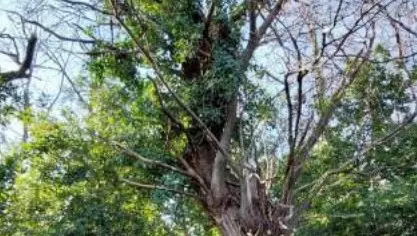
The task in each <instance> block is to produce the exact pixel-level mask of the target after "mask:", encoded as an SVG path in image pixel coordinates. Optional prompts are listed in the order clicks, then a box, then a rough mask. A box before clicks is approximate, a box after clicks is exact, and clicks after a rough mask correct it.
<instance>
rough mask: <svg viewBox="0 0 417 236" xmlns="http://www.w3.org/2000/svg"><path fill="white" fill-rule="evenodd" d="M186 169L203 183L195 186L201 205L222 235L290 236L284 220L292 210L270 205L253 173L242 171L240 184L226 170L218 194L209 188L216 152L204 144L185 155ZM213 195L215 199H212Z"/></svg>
mask: <svg viewBox="0 0 417 236" xmlns="http://www.w3.org/2000/svg"><path fill="white" fill-rule="evenodd" d="M185 158H186V159H187V162H188V163H190V167H191V168H193V169H194V170H195V172H196V173H197V174H198V175H199V176H200V177H201V179H202V180H203V181H204V185H205V186H202V185H201V184H196V185H195V186H196V188H197V189H196V191H197V192H199V194H200V196H201V204H202V205H203V207H204V209H205V211H206V213H207V214H208V215H209V216H211V218H212V219H213V221H214V222H215V223H216V225H217V226H218V228H219V229H220V230H221V232H222V235H224V236H240V235H242V236H243V235H244V236H248V235H257V236H262V235H291V234H292V231H291V227H290V226H289V225H288V220H289V219H290V218H291V217H292V209H290V207H289V206H287V205H286V204H284V202H281V203H278V202H275V203H273V202H271V201H270V199H269V198H268V196H267V194H266V188H265V186H264V184H262V183H261V182H260V178H259V176H258V175H257V174H256V173H253V172H250V171H246V173H244V176H243V177H241V179H240V181H239V180H238V179H237V177H235V176H234V175H233V174H232V173H231V172H230V171H229V170H227V169H226V170H225V171H224V172H225V175H226V176H225V188H222V190H221V191H222V193H221V194H220V196H221V197H219V195H218V194H219V193H217V191H216V190H214V189H213V188H210V186H211V183H212V176H213V175H212V174H213V168H214V166H215V163H214V162H215V158H216V150H215V148H214V147H213V145H211V144H210V143H209V142H207V141H204V142H202V143H201V144H200V146H199V147H197V148H195V149H194V150H192V151H189V152H188V153H187V154H186V157H185ZM216 195H217V197H216Z"/></svg>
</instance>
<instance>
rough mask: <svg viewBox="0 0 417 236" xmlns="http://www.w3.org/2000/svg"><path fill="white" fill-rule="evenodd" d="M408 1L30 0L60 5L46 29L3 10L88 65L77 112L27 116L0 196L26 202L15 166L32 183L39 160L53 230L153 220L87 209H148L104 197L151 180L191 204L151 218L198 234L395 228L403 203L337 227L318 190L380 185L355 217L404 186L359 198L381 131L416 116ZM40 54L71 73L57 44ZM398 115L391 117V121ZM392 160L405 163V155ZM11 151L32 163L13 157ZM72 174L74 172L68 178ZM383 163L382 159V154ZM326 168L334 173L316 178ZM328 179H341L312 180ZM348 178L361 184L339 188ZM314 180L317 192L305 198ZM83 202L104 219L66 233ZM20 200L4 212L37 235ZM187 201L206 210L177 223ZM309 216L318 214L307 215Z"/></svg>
mask: <svg viewBox="0 0 417 236" xmlns="http://www.w3.org/2000/svg"><path fill="white" fill-rule="evenodd" d="M415 3H416V2H415V1H412V0H410V1H392V0H391V1H385V0H381V1H353V2H352V1H349V2H346V1H343V0H340V1H337V2H334V3H328V2H324V1H314V2H305V1H285V0H277V1H254V0H248V1H227V0H226V1H216V0H214V1H190V0H181V1H178V0H177V1H170V0H164V1H146V0H141V1H138V0H131V1H113V0H109V1H104V2H102V1H83V2H80V1H71V0H61V1H51V2H45V3H43V4H41V6H43V7H42V8H39V7H38V6H37V9H40V10H39V11H38V14H42V13H43V14H45V12H51V11H54V14H56V15H58V16H59V15H60V16H62V17H61V18H57V19H59V21H60V24H59V27H57V28H54V27H52V26H54V25H53V24H52V26H49V25H48V22H49V21H50V20H51V19H49V20H47V21H45V22H42V21H39V20H34V19H32V18H28V17H25V15H23V14H21V13H19V12H16V11H15V12H9V13H10V14H11V15H13V16H14V17H17V18H19V19H20V20H21V21H22V22H25V23H26V24H30V25H32V26H34V27H36V28H37V29H40V30H42V31H43V32H45V33H46V34H47V35H48V36H50V37H53V38H55V39H58V40H59V41H60V42H67V43H71V44H72V43H76V44H78V45H85V46H83V47H81V46H80V49H81V50H84V53H85V54H86V55H87V56H88V60H87V62H86V65H87V67H86V69H87V71H88V72H89V75H90V76H88V79H87V80H84V81H82V82H83V83H81V85H82V88H83V91H85V92H86V93H87V95H88V98H87V99H84V97H83V95H82V94H81V93H80V92H79V90H78V89H74V91H75V93H76V95H77V96H78V97H79V99H80V100H82V101H83V103H84V108H85V111H86V114H84V115H79V116H77V115H65V116H63V117H62V116H61V117H56V118H55V119H56V120H57V121H54V118H53V117H47V118H45V120H46V121H43V122H46V124H48V125H46V127H43V128H42V124H44V123H42V122H40V124H37V125H34V126H33V127H32V135H33V137H32V138H33V140H32V142H30V143H27V144H25V145H23V146H22V148H21V150H20V151H19V152H17V154H15V155H17V156H19V155H20V156H21V159H20V160H19V158H15V159H16V162H17V164H16V165H17V166H16V167H15V168H18V169H17V170H18V171H16V172H17V174H16V176H12V177H10V176H7V178H11V180H10V181H11V183H12V185H13V187H11V189H7V188H5V189H6V190H5V192H6V199H10V200H8V201H7V202H8V203H7V204H5V205H6V206H7V207H6V208H10V209H13V208H14V207H18V209H17V210H15V211H13V212H25V211H26V209H19V207H21V206H22V205H21V204H19V199H18V196H21V195H22V194H20V192H19V191H22V190H24V188H25V187H23V186H22V185H21V184H20V182H19V181H22V180H21V179H24V178H25V175H31V176H33V178H32V177H31V179H36V181H34V182H33V183H28V184H29V186H32V187H34V186H37V185H38V184H40V183H42V181H41V176H43V175H45V176H50V175H51V174H52V179H54V178H58V179H60V181H64V182H63V183H59V182H55V180H54V181H52V182H48V181H50V180H45V181H46V182H45V183H42V186H43V187H46V189H45V190H43V191H40V192H42V193H45V192H46V193H47V189H48V188H51V187H59V189H63V190H62V191H63V192H64V193H66V194H63V195H62V196H60V195H56V196H59V197H57V198H56V199H53V198H49V197H45V199H44V200H46V201H43V203H44V204H43V205H40V206H41V208H42V209H43V210H44V211H43V212H42V211H41V214H42V216H47V215H48V214H49V211H50V212H51V215H52V216H56V215H61V216H63V217H64V218H63V219H64V221H62V222H63V223H62V225H64V227H62V226H61V225H59V226H56V221H50V220H47V221H46V222H48V223H50V224H47V223H45V224H42V225H48V227H44V228H42V229H40V230H46V231H42V233H46V232H57V231H54V229H55V230H56V229H58V228H59V229H63V228H65V229H66V228H69V231H66V232H72V233H76V232H82V231H83V230H84V232H90V233H92V234H105V233H109V234H117V233H120V232H124V231H127V232H132V233H135V232H136V233H138V232H139V231H135V230H136V229H135V228H134V226H131V225H130V224H134V225H136V226H137V225H140V224H147V223H152V222H153V220H152V219H149V218H148V221H146V220H144V221H140V222H142V223H139V221H138V222H135V221H134V220H133V219H132V220H128V221H123V224H126V225H125V226H123V227H121V228H117V229H116V228H113V227H110V228H106V227H105V226H106V225H107V224H106V223H103V224H102V223H100V220H106V221H105V222H110V223H111V224H113V223H114V224H118V223H117V222H118V221H117V220H118V219H115V218H113V217H107V216H109V214H113V213H114V214H116V212H119V213H121V214H122V213H123V214H125V216H126V217H127V218H128V219H131V218H130V217H132V215H134V214H137V216H138V217H140V216H142V217H144V219H146V214H144V212H142V209H146V208H145V207H139V208H129V209H124V208H123V204H122V206H121V205H118V203H120V204H121V203H126V204H127V202H129V200H126V201H127V202H125V201H122V200H114V199H115V198H119V197H120V198H125V199H130V198H132V197H134V194H133V193H132V192H131V190H130V189H127V188H126V187H125V185H131V186H132V187H135V188H141V189H142V190H138V192H137V195H138V196H141V194H143V193H144V192H143V189H148V190H149V189H151V190H155V191H156V192H157V193H159V192H169V193H170V194H172V193H175V194H177V195H178V194H179V195H182V196H183V197H185V198H184V199H186V200H185V201H183V200H182V199H178V198H176V197H175V196H177V195H165V196H163V197H162V200H161V205H163V207H162V208H161V209H158V211H159V212H162V211H163V210H164V209H165V210H167V209H169V208H170V205H176V204H179V205H182V206H183V207H184V206H187V204H188V205H189V204H191V203H190V201H192V202H193V203H195V202H197V203H199V206H200V208H195V207H193V208H191V209H183V210H181V211H179V212H181V213H182V214H183V215H182V217H179V219H171V218H169V219H165V220H163V222H162V223H161V221H159V223H160V226H161V227H162V228H161V231H160V232H161V233H164V232H165V231H163V230H164V229H163V226H164V225H167V224H171V226H172V227H173V229H176V228H178V227H179V228H178V230H185V231H187V232H189V233H194V234H197V235H201V234H202V232H203V230H204V229H207V228H209V227H210V226H211V225H216V226H217V227H218V229H219V231H220V232H221V234H222V235H251V234H252V235H291V234H294V232H295V231H296V229H297V228H299V227H301V231H300V232H301V233H300V234H303V233H306V232H307V233H308V232H312V231H309V229H314V230H315V229H316V228H314V227H319V228H318V229H317V232H322V233H323V232H328V231H326V230H330V231H331V232H338V233H341V234H343V233H346V234H349V233H352V232H358V231H354V230H366V229H369V230H370V231H371V230H377V231H378V232H379V231H381V232H397V231H395V230H397V228H395V224H396V223H398V222H401V223H403V222H411V221H408V220H405V219H404V217H409V216H410V217H411V218H412V216H413V215H412V214H409V215H407V216H404V215H400V216H398V220H399V221H395V220H393V221H385V219H383V218H381V219H378V220H381V221H385V222H384V223H385V224H382V225H378V224H376V223H375V222H378V221H377V220H376V218H374V219H375V222H371V223H369V224H368V225H369V228H366V229H363V228H362V229H361V228H360V227H356V228H355V226H351V228H349V227H348V226H346V225H343V223H341V222H343V221H330V220H329V218H331V213H329V207H330V206H331V205H330V203H329V202H328V201H326V200H327V199H333V200H335V201H336V199H337V198H338V197H339V196H340V195H338V194H345V195H344V197H345V199H348V203H349V201H351V202H355V203H356V204H357V205H349V204H348V203H346V202H343V201H342V202H341V203H340V204H341V205H342V206H343V207H344V208H350V210H352V209H356V207H358V205H360V204H364V205H366V206H371V204H373V203H375V202H374V201H372V199H379V200H378V201H377V202H378V203H379V205H378V204H377V205H376V206H377V207H376V208H373V207H368V208H366V211H365V212H363V215H364V216H368V215H372V214H376V213H375V212H377V211H386V210H387V209H388V208H384V205H383V201H384V200H383V199H384V198H389V199H396V198H397V196H395V193H398V191H399V190H400V189H402V188H400V187H398V188H390V189H389V190H387V191H385V192H383V191H382V190H381V192H378V191H379V190H378V191H372V194H371V195H368V197H365V196H367V195H366V194H365V193H366V187H364V186H366V184H363V183H374V182H375V181H379V182H378V185H380V184H381V181H382V182H384V181H389V180H388V176H384V175H382V173H384V172H383V171H382V170H378V171H375V168H376V166H377V167H378V168H379V166H378V164H380V165H381V166H384V165H388V164H387V163H388V162H386V161H387V160H389V161H392V157H391V154H390V152H392V151H393V150H395V148H396V146H395V142H394V143H389V144H391V145H390V146H387V147H385V149H388V150H385V149H384V146H383V144H386V143H388V142H392V141H393V140H413V138H412V137H410V136H407V135H405V134H402V135H401V136H398V134H399V133H400V132H401V131H402V130H403V129H404V127H405V126H406V125H408V124H410V123H413V121H414V118H415V116H416V114H417V113H416V110H415V108H414V105H415V104H414V102H415V101H414V92H413V86H414V81H415V76H414V73H413V70H412V66H413V63H414V62H413V61H412V60H413V59H414V57H415V53H414V46H413V45H414V44H413V42H414V40H415V36H416V32H414V31H413V25H414V16H415V13H414V12H412V10H410V9H414V6H415ZM72 17H75V18H72ZM63 19H65V20H63ZM74 19H75V20H74ZM52 20H56V19H52ZM60 29H65V30H64V31H62V30H60ZM383 29H388V30H383ZM67 33H68V34H67ZM45 43H46V42H45ZM61 49H63V48H61ZM64 49H65V46H64ZM62 51H63V50H62ZM45 55H47V56H48V58H49V59H50V60H53V61H54V62H56V64H58V65H61V66H59V69H60V70H61V72H62V73H63V75H64V76H65V77H66V78H67V79H68V81H72V80H71V78H69V76H68V74H67V73H66V72H65V67H63V66H62V64H60V63H59V58H58V57H56V55H55V54H53V53H45ZM382 65H383V66H382ZM65 74H66V75H65ZM71 85H74V84H73V83H72V82H71ZM73 88H76V86H73ZM80 109H81V108H80ZM67 113H68V112H67ZM395 114H398V115H400V116H402V118H400V119H397V120H395V119H392V116H393V115H395ZM39 116H42V115H41V114H39ZM53 123H56V125H53ZM51 124H52V125H51ZM39 125H41V128H39ZM49 125H50V126H49ZM45 129H46V130H50V132H46V130H45ZM40 130H42V132H40ZM403 135H404V136H403ZM401 138H403V139H401ZM410 142H412V141H410ZM410 145H411V144H410ZM73 153H75V154H73ZM410 153H413V150H412V148H411V147H410ZM72 154H73V155H74V156H73V157H72V156H71V155H72ZM68 155H69V156H70V157H68ZM411 155H413V154H411ZM339 156H341V157H339ZM384 157H386V160H384V159H385V158H384ZM400 158H401V160H404V161H406V162H405V163H407V160H408V161H409V162H411V163H413V161H412V160H413V159H410V157H409V156H408V155H401V156H400ZM132 159H133V160H135V161H132ZM5 160H6V159H5ZM24 160H26V162H28V163H30V164H29V165H28V167H26V168H23V166H24V165H23V163H25V161H24ZM65 162H67V163H65ZM7 163H8V162H6V164H7ZM6 164H5V165H6ZM6 166H7V168H10V164H7V165H6ZM406 166H407V165H406V164H405V165H404V166H403V167H406ZM401 171H404V172H403V174H405V175H406V176H405V178H404V180H401V181H400V180H396V181H399V183H402V182H406V183H409V184H412V183H413V182H412V179H413V178H412V177H410V174H407V173H408V172H406V171H405V170H401ZM69 173H73V174H72V175H70V176H71V178H70V179H71V180H70V181H75V182H74V183H73V182H66V181H65V178H66V176H67V175H68V174H69ZM357 173H359V176H360V175H365V176H362V177H357V175H356V174H357ZM389 173H391V174H393V173H394V172H392V169H389V168H388V169H387V170H386V172H385V174H388V175H389ZM397 175H398V174H397ZM397 175H396V176H397ZM49 178H50V177H49ZM329 178H330V179H334V180H335V181H336V182H335V183H329ZM367 181H369V182H367ZM391 181H392V180H391ZM361 184H362V185H361ZM67 185H69V187H68V186H67ZM74 186H79V187H74ZM333 186H339V187H340V188H341V189H342V190H343V191H337V192H331V193H327V194H328V195H325V194H324V193H323V195H321V194H320V193H321V191H326V190H327V189H328V188H330V187H333ZM372 186H373V185H372ZM409 186H412V185H409ZM36 188H38V187H35V189H36ZM68 188H69V189H70V190H69V191H68ZM103 188H104V189H103ZM406 188H407V187H404V188H403V189H406ZM96 189H97V190H96ZM409 189H410V188H409ZM64 190H65V191H64ZM67 191H68V192H67ZM77 191H81V192H79V194H76V193H78V192H77ZM101 191H103V192H101ZM352 191H353V192H355V191H362V192H361V193H360V194H357V195H356V196H355V197H357V198H352V195H351V192H352ZM104 193H106V195H107V196H105V197H104V195H103V194H104ZM313 194H317V195H318V196H323V197H324V198H321V199H314V198H312V195H313ZM392 194H393V195H392ZM29 195H33V194H29ZM70 196H71V199H76V200H74V203H73V204H74V205H72V207H74V208H69V209H71V210H66V209H67V208H65V207H64V206H65V205H66V203H65V201H64V200H63V199H67V198H69V197H70ZM96 196H100V197H98V198H97V197H96ZM318 196H317V197H318ZM407 196H408V195H407ZM76 197H78V198H76ZM33 199H36V198H33ZM79 199H81V200H79ZM106 199H109V200H106ZM325 199H326V200H325ZM358 199H360V200H358ZM48 200H50V202H48ZM188 200H190V201H188ZM70 201H71V202H72V201H73V200H70ZM107 201H108V202H110V203H108V204H107V203H106V202H107ZM141 202H147V203H149V204H150V205H151V206H152V205H153V204H155V203H157V202H158V200H156V199H153V198H152V197H149V196H147V195H146V194H145V196H144V197H142V196H141V197H140V200H137V202H136V203H138V204H139V203H141ZM351 202H350V203H351ZM412 202H413V201H412V200H410V201H409V203H410V204H411V203H412ZM59 203H61V205H60V204H59ZM77 203H78V204H80V205H77ZM84 203H87V205H85V204H84ZM69 204H70V205H71V203H69ZM343 204H346V205H343ZM53 205H54V206H53ZM91 205H94V206H101V207H99V208H98V209H96V210H94V212H96V213H99V214H100V216H101V217H99V218H98V219H96V220H93V221H91V222H92V223H91V222H89V223H88V222H87V223H85V224H84V223H81V224H78V225H82V228H81V229H80V228H79V227H78V228H77V227H76V228H77V230H81V231H74V230H73V229H72V228H71V227H74V225H77V224H75V222H74V219H76V218H78V216H77V214H83V213H85V209H91V208H90V206H91ZM159 206H160V205H159ZM390 206H393V207H394V206H395V204H391V205H390ZM84 207H87V208H84ZM343 207H342V209H343ZM120 209H124V210H123V211H122V210H120ZM371 209H372V210H371ZM33 211H34V210H33V209H30V208H28V210H27V212H28V213H29V214H28V216H27V217H23V218H21V219H24V220H22V221H21V222H23V224H22V225H19V224H17V225H16V224H15V225H16V226H15V227H16V228H11V231H10V232H36V233H38V232H39V234H41V233H40V232H41V231H38V232H37V231H30V230H38V229H39V227H40V226H38V225H36V224H35V225H34V226H32V225H31V224H30V223H29V222H38V221H36V220H33V218H32V219H31V217H35V215H33V214H30V213H32V212H33ZM199 211H202V212H204V213H205V215H206V216H207V217H208V218H209V219H210V220H211V221H208V222H210V223H212V224H210V223H207V224H201V222H199V223H200V224H198V227H197V226H193V227H192V228H188V229H181V228H180V225H181V224H180V223H177V222H181V220H183V222H187V221H188V222H196V220H197V219H195V218H194V219H193V218H192V217H190V216H191V215H193V214H197V213H196V212H199ZM67 212H70V213H71V214H70V215H67ZM109 212H110V213H109ZM179 212H177V214H179ZM317 214H318V215H319V219H318V220H319V223H320V224H318V223H317V221H316V220H317V219H314V215H317ZM320 214H321V215H320ZM168 215H170V217H172V215H173V214H172V213H169V214H168ZM346 215H347V214H344V213H343V214H342V217H341V218H343V217H346ZM10 217H12V218H11V219H13V221H16V220H18V219H19V218H13V217H14V216H10ZM19 217H21V216H19ZM85 217H87V216H85ZM157 217H163V216H161V215H159V216H157ZM312 217H313V218H312ZM361 217H362V215H361V214H357V215H355V216H354V218H355V219H357V220H358V222H361V221H360V220H362V219H367V218H361ZM178 220H179V221H178ZM306 220H307V222H308V223H307V226H306V225H305V223H304V222H305V221H306ZM197 221H198V220H197ZM3 222H8V221H7V220H5V221H3ZM143 222H144V223H143ZM323 222H324V223H326V222H330V223H329V224H327V226H323V224H324V223H323ZM52 223H53V224H52ZM90 223H91V224H90ZM204 223H206V222H204ZM308 224H311V225H308ZM339 225H342V226H339ZM404 225H406V223H404ZM377 226H380V227H377ZM54 227H57V228H54ZM132 227H133V228H132ZM390 227H391V228H390ZM156 228H157V227H156ZM303 229H306V231H303ZM16 230H19V231H16ZM71 230H73V231H71ZM108 230H110V231H108ZM111 230H114V231H111ZM117 230H120V231H117ZM196 230H201V231H198V232H197V231H196ZM412 231H413V229H408V230H405V229H404V228H402V229H401V230H400V231H398V232H403V233H411V232H412ZM213 233H214V231H213ZM153 234H156V232H153Z"/></svg>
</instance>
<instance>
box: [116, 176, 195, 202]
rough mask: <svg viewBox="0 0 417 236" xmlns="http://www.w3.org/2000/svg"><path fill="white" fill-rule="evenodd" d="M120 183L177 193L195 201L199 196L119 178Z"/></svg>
mask: <svg viewBox="0 0 417 236" xmlns="http://www.w3.org/2000/svg"><path fill="white" fill-rule="evenodd" d="M120 181H122V182H124V183H127V184H129V185H132V186H135V187H139V188H146V189H155V190H162V191H167V192H173V193H177V194H181V195H185V196H188V197H193V198H197V199H199V198H200V197H199V196H197V195H195V194H192V193H187V192H184V191H181V190H178V189H173V188H168V187H166V186H159V185H153V184H143V183H139V182H136V181H132V180H128V179H124V178H120Z"/></svg>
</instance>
